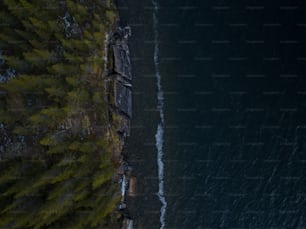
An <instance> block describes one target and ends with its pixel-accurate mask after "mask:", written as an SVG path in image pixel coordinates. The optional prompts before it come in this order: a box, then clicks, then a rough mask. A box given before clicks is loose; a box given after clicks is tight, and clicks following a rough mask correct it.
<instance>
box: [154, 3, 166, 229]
mask: <svg viewBox="0 0 306 229" xmlns="http://www.w3.org/2000/svg"><path fill="white" fill-rule="evenodd" d="M152 4H153V30H154V66H155V75H156V79H157V109H158V111H159V116H160V123H159V124H158V126H157V131H156V134H155V140H156V148H157V166H158V193H157V195H158V198H159V200H160V202H161V204H162V206H161V209H160V223H161V226H160V228H161V229H163V228H164V227H165V215H166V209H167V201H166V198H165V195H164V162H163V156H164V155H163V154H164V152H163V139H164V128H163V125H164V96H163V90H162V86H161V75H160V71H159V43H158V18H157V13H158V4H157V2H156V1H155V0H152Z"/></svg>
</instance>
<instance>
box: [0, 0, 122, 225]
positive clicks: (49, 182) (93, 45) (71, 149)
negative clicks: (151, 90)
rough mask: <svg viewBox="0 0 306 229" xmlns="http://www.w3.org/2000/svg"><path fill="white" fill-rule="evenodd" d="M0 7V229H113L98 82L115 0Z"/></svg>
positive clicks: (7, 1)
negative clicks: (0, 79)
mask: <svg viewBox="0 0 306 229" xmlns="http://www.w3.org/2000/svg"><path fill="white" fill-rule="evenodd" d="M0 11H1V13H0V22H1V24H0V31H1V34H0V52H1V63H0V65H1V68H0V74H1V78H2V83H0V109H1V110H0V125H1V128H0V143H1V144H0V145H1V149H0V153H1V154H0V156H1V160H0V193H1V195H0V228H116V227H117V226H116V225H117V222H118V218H119V214H118V213H117V212H116V211H115V208H116V206H117V205H118V202H119V201H120V193H119V192H118V191H119V190H118V188H119V185H118V184H117V183H116V182H115V181H114V180H113V177H114V174H115V171H116V167H117V166H118V161H117V160H118V159H116V158H114V154H116V153H114V152H118V150H120V149H118V147H119V144H118V141H119V140H118V135H117V134H116V128H117V127H116V126H115V125H116V124H115V118H113V117H112V116H113V115H112V113H110V112H109V109H108V105H107V100H106V98H107V97H108V96H106V92H105V83H104V81H103V71H104V69H103V66H104V59H103V58H104V56H105V53H104V45H105V44H104V41H105V35H106V32H107V31H110V30H111V29H112V28H113V27H114V23H115V22H114V21H115V20H116V17H117V16H116V11H115V10H114V6H113V4H112V3H110V2H108V1H98V0H86V1H82V0H79V1H76V0H74V1H71V0H66V1H65V0H48V1H41V0H35V1H26V0H3V1H1V2H0ZM119 148H120V147H119Z"/></svg>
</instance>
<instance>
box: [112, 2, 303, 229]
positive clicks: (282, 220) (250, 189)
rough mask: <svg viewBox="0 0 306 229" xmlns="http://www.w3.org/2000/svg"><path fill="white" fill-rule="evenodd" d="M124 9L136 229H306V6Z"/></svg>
mask: <svg viewBox="0 0 306 229" xmlns="http://www.w3.org/2000/svg"><path fill="white" fill-rule="evenodd" d="M117 5H118V8H119V11H120V15H121V23H122V25H129V26H130V27H131V29H132V36H131V39H130V52H131V60H132V68H133V69H132V72H133V119H132V130H131V136H130V138H129V139H128V145H127V150H128V152H129V161H130V164H131V166H132V167H133V174H134V175H135V176H136V177H137V195H136V197H130V198H129V200H128V204H129V209H130V213H131V216H132V217H133V219H134V228H144V229H151V228H152V229H154V228H165V229H181V228H182V229H185V228H186V229H200V228H225V229H228V228H229V229H230V228H236V229H238V228H239V229H242V228H248V229H253V228H254V229H255V228H256V229H257V228H258V229H261V228H274V229H276V228H277V229H281V228H288V229H291V228H292V229H293V228H294V229H295V228H299V229H302V228H306V44H305V42H306V14H305V12H306V2H305V1H298V0H291V1H284V0H280V1H276V0H271V1H257V0H256V1H255V0H250V1H225V0H217V1H216V0H214V1H213V0H206V1H203V0H188V1H187V0H141V1H140V0H117Z"/></svg>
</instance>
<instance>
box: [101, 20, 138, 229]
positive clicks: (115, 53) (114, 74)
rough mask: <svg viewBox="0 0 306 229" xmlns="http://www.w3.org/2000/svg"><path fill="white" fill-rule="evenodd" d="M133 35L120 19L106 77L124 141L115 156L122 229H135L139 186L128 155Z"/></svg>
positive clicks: (109, 47) (111, 106) (110, 37)
mask: <svg viewBox="0 0 306 229" xmlns="http://www.w3.org/2000/svg"><path fill="white" fill-rule="evenodd" d="M118 18H119V16H118ZM130 35H131V29H130V27H129V26H125V27H123V28H122V27H121V26H120V25H119V20H118V23H117V25H116V27H115V29H114V32H110V34H109V35H108V44H107V47H105V48H106V50H107V51H108V53H107V56H106V62H107V63H106V68H105V73H104V76H103V77H104V80H105V82H106V92H107V102H108V104H109V112H110V114H111V116H112V119H113V120H112V121H113V122H115V125H117V126H116V127H117V134H118V136H119V139H120V140H119V141H120V142H119V144H120V147H119V149H120V150H119V151H120V152H114V157H115V158H116V159H117V160H118V161H119V167H118V170H117V172H116V174H114V175H115V177H116V179H115V180H116V181H117V182H118V183H119V185H120V190H121V200H120V203H119V205H118V209H117V211H118V212H119V214H120V215H121V219H120V222H119V223H120V227H121V228H122V229H125V228H126V229H131V228H133V219H132V217H131V215H130V213H129V209H128V204H127V196H135V187H136V177H134V176H132V175H131V171H132V168H131V167H130V166H129V163H128V153H127V152H126V149H125V145H126V140H127V138H128V137H129V136H130V129H131V128H130V125H131V124H130V123H131V118H132V74H131V62H130V56H129V47H128V39H129V37H130ZM114 120H115V121H114Z"/></svg>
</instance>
